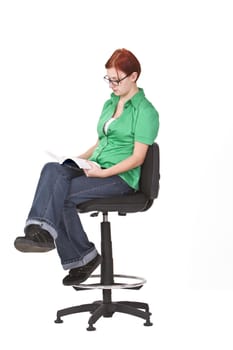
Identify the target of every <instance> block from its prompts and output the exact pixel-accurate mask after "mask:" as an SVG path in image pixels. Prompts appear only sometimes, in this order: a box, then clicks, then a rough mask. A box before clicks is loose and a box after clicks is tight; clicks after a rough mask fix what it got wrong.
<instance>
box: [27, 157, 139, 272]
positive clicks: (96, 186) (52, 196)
mask: <svg viewBox="0 0 233 350" xmlns="http://www.w3.org/2000/svg"><path fill="white" fill-rule="evenodd" d="M133 191H134V190H133V189H132V188H131V187H129V186H128V184H127V183H126V182H125V181H124V180H122V179H121V178H120V177H119V176H118V175H115V176H111V177H107V178H103V179H102V178H97V177H86V175H85V174H84V173H83V171H82V170H80V169H78V168H77V169H76V168H72V167H68V166H66V165H61V164H59V163H47V164H45V166H44V167H43V169H42V171H41V175H40V179H39V182H38V185H37V189H36V192H35V196H34V200H33V203H32V207H31V210H30V212H29V215H28V218H27V221H26V226H28V225H31V224H39V225H40V226H41V227H42V228H43V229H45V230H47V231H48V232H49V233H50V234H51V236H52V237H53V238H54V240H55V243H56V247H57V252H58V254H59V256H60V259H61V264H62V266H63V268H64V269H65V270H67V269H71V268H75V267H80V266H83V265H85V264H87V263H88V262H89V261H91V260H92V259H93V258H95V256H96V255H97V250H96V248H95V246H94V244H93V243H92V242H90V241H89V240H88V237H87V235H86V233H85V231H84V229H83V226H82V223H81V221H80V218H79V215H78V213H77V210H76V206H77V205H78V204H80V203H82V202H85V201H88V200H91V199H95V198H103V197H105V198H106V197H112V196H114V195H115V196H116V195H119V194H120V195H124V194H127V193H130V192H133Z"/></svg>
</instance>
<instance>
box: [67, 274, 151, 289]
mask: <svg viewBox="0 0 233 350" xmlns="http://www.w3.org/2000/svg"><path fill="white" fill-rule="evenodd" d="M100 277H101V276H100V275H91V276H90V277H89V279H90V278H92V279H94V278H98V279H100ZM115 278H117V279H128V280H133V281H134V282H132V281H131V282H128V283H122V282H116V281H115ZM145 283H146V279H145V278H143V277H137V276H129V275H114V283H113V284H109V285H103V284H101V283H81V284H76V285H73V287H77V288H78V289H124V288H125V289H130V288H132V289H133V288H138V287H141V286H142V285H143V284H145Z"/></svg>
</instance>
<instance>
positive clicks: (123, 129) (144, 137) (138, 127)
mask: <svg viewBox="0 0 233 350" xmlns="http://www.w3.org/2000/svg"><path fill="white" fill-rule="evenodd" d="M118 101H119V96H116V95H115V94H114V93H112V94H111V98H110V99H109V100H108V101H106V102H105V104H104V107H103V110H102V113H101V116H100V118H99V122H98V124H97V132H98V137H99V145H98V147H96V149H95V150H94V152H93V154H92V156H91V157H90V158H89V159H90V160H92V161H95V162H97V163H98V164H99V165H100V166H101V167H103V168H109V167H111V166H113V165H115V164H117V163H119V162H120V161H122V160H124V159H126V158H128V157H129V156H131V155H132V153H133V149H134V143H135V142H136V141H138V142H141V143H145V144H147V145H151V144H152V143H153V142H154V140H155V138H156V136H157V134H158V129H159V115H158V112H157V111H156V109H155V108H154V106H153V105H152V104H151V103H150V102H149V101H148V100H147V99H146V97H145V94H144V91H143V89H141V88H140V89H139V91H138V92H137V93H136V94H135V95H134V96H133V97H132V98H131V99H130V100H128V101H127V102H126V103H125V105H124V110H123V112H122V114H121V115H120V117H119V118H116V119H115V120H114V121H113V122H112V123H111V124H110V125H109V127H108V130H107V133H105V132H104V125H105V123H106V122H107V121H108V120H109V119H110V118H111V117H112V116H113V114H114V112H115V110H116V107H117V103H118ZM119 176H120V177H121V178H122V179H123V180H124V181H126V182H127V183H128V185H129V186H130V187H132V188H134V189H135V190H138V188H139V179H140V167H136V168H134V169H131V170H128V171H126V172H124V173H121V174H119Z"/></svg>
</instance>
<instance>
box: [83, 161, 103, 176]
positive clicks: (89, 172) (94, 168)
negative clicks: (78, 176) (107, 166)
mask: <svg viewBox="0 0 233 350" xmlns="http://www.w3.org/2000/svg"><path fill="white" fill-rule="evenodd" d="M88 163H89V164H90V166H91V169H83V170H84V173H85V175H86V176H87V177H102V178H103V177H105V172H104V169H101V168H100V166H99V165H97V164H96V163H94V162H92V161H90V160H88Z"/></svg>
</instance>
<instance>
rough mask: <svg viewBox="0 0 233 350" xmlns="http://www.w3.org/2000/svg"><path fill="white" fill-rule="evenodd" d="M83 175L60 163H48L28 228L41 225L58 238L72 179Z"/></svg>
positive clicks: (32, 207)
mask: <svg viewBox="0 0 233 350" xmlns="http://www.w3.org/2000/svg"><path fill="white" fill-rule="evenodd" d="M80 172H81V174H83V172H82V171H80V169H78V168H77V170H76V169H73V168H69V167H67V166H64V165H61V164H59V163H47V164H45V166H44V167H43V169H42V171H41V175H40V179H39V182H38V185H37V189H36V192H35V196H34V199H33V202H32V206H31V209H30V211H29V214H28V218H27V221H26V227H27V226H29V225H32V224H39V225H40V226H41V227H42V228H43V229H45V230H47V231H48V232H49V233H50V234H51V236H52V237H53V238H54V239H56V238H57V230H58V227H59V223H60V220H61V216H62V212H63V207H64V201H65V198H66V196H67V193H68V191H69V186H70V182H71V179H72V178H73V177H75V176H79V175H80Z"/></svg>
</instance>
